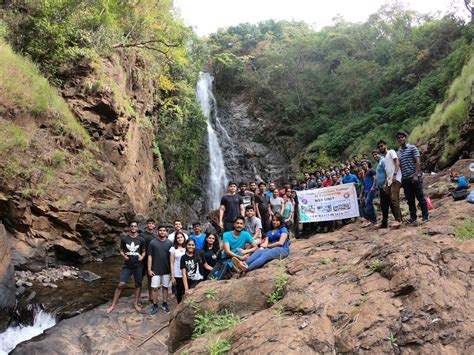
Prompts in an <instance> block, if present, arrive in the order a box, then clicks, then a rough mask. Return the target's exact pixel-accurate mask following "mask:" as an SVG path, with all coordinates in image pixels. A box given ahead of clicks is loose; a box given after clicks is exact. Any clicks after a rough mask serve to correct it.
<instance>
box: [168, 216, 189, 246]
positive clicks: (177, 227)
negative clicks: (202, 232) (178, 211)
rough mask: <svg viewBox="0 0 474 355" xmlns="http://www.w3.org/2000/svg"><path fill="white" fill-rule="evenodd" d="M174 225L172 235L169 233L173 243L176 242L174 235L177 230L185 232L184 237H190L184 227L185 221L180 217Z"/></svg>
mask: <svg viewBox="0 0 474 355" xmlns="http://www.w3.org/2000/svg"><path fill="white" fill-rule="evenodd" d="M173 226H174V232H173V233H171V234H170V235H168V239H169V240H171V243H174V236H175V234H176V233H177V232H181V233H183V234H184V239H186V240H187V239H188V235H187V234H186V232H185V231H184V229H183V223H182V222H181V221H180V220H179V219H176V220H175V221H174V223H173Z"/></svg>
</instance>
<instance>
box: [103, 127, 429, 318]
mask: <svg viewBox="0 0 474 355" xmlns="http://www.w3.org/2000/svg"><path fill="white" fill-rule="evenodd" d="M396 139H397V142H398V143H399V146H400V147H399V149H398V151H395V150H394V149H389V148H388V146H387V143H386V142H385V141H384V140H380V141H379V142H378V143H377V148H376V149H374V150H373V151H372V158H373V159H374V161H375V163H376V165H375V167H372V161H371V160H370V159H369V157H368V155H367V154H364V155H363V157H362V159H361V160H359V159H358V157H357V156H354V157H353V158H352V160H347V161H345V162H344V163H342V164H335V165H333V166H330V167H327V168H324V169H320V170H318V171H315V172H304V173H303V178H302V179H301V181H299V182H298V181H297V180H296V179H291V180H290V181H288V182H286V183H285V184H284V185H283V186H282V187H280V188H278V187H277V185H276V184H275V183H274V182H270V183H269V184H268V185H267V183H265V182H263V181H261V182H258V183H257V182H255V181H251V182H249V183H248V184H247V183H245V182H241V183H239V184H238V186H237V184H236V183H235V182H230V183H229V184H228V192H227V194H225V195H224V196H223V197H222V199H221V203H220V207H219V218H218V223H217V226H216V227H217V228H216V229H217V231H218V232H220V233H218V232H215V231H214V230H216V229H208V230H206V231H203V228H202V225H201V223H199V222H195V223H193V225H192V229H193V231H192V233H191V234H190V235H188V234H187V233H186V231H185V230H184V229H183V224H182V222H181V221H180V220H178V219H177V220H175V221H174V230H173V232H172V233H170V234H169V233H168V229H167V227H166V226H164V225H159V226H158V228H156V225H155V221H154V220H153V219H148V220H147V222H146V229H145V230H144V231H142V232H141V233H140V232H139V230H138V223H137V222H136V221H133V222H131V223H130V230H129V233H128V234H127V235H125V236H124V237H123V238H122V239H121V244H120V255H121V257H122V258H123V259H124V265H123V268H122V271H121V273H120V282H119V284H118V286H117V288H116V290H115V293H114V297H113V301H112V305H111V306H110V307H109V308H108V309H107V313H110V312H112V311H113V310H114V309H115V307H116V305H117V302H118V299H119V297H120V294H121V292H122V289H123V288H124V286H125V284H126V283H127V281H128V280H129V279H130V277H131V276H132V275H133V277H134V281H135V303H134V307H135V309H136V310H137V311H141V310H142V306H141V304H140V294H141V286H142V279H143V276H144V275H146V277H147V278H148V292H149V299H150V301H151V302H152V307H151V310H150V314H152V315H155V314H157V312H158V310H159V307H158V297H159V295H158V293H159V292H158V291H159V289H160V288H161V299H162V303H161V308H162V310H163V311H164V312H166V313H169V312H170V307H169V304H168V298H169V297H170V295H171V297H176V299H177V301H178V303H179V302H181V301H182V300H183V297H185V295H186V294H187V293H188V292H189V290H190V289H192V288H194V287H195V286H196V285H197V284H199V283H200V282H202V281H204V280H207V279H209V278H213V277H214V278H215V277H216V275H218V274H217V272H218V271H219V272H220V271H221V270H223V266H224V269H225V268H229V269H230V270H233V271H234V272H239V273H247V272H251V271H252V270H255V269H257V268H259V267H261V266H263V265H264V264H266V263H267V262H269V261H270V260H274V259H283V258H286V257H288V255H289V254H290V244H291V240H290V235H291V237H295V238H298V237H299V236H300V228H299V225H300V223H299V220H298V194H297V191H303V190H310V189H318V188H326V187H330V186H334V185H339V184H354V186H355V188H356V191H357V196H358V198H359V203H360V204H359V206H360V212H361V215H362V217H363V218H362V220H361V222H362V224H361V226H362V227H363V228H367V227H370V226H376V227H378V228H389V227H390V228H399V227H400V225H401V224H402V214H401V210H400V189H401V188H403V190H404V194H405V198H406V200H407V202H408V206H409V211H410V216H409V218H408V219H407V220H405V222H406V223H407V224H415V223H417V206H416V200H418V203H419V206H420V209H421V214H422V220H423V221H427V220H428V218H429V214H428V204H427V201H426V199H425V196H424V194H423V174H422V171H421V164H420V153H419V151H418V149H417V147H416V146H414V145H412V144H408V143H407V133H406V132H404V131H399V132H397V134H396ZM376 197H379V198H380V209H381V212H382V213H381V214H382V220H381V222H380V223H379V224H376V223H377V213H376V210H375V207H374V199H375V198H376ZM389 210H391V211H392V214H393V222H392V223H391V224H390V225H389V224H388V218H389ZM342 222H343V223H347V222H349V221H342ZM333 228H334V221H329V222H320V223H304V224H303V233H304V232H308V231H309V232H314V231H321V230H322V229H325V230H331V229H333ZM219 275H220V274H219ZM219 278H220V277H217V279H219Z"/></svg>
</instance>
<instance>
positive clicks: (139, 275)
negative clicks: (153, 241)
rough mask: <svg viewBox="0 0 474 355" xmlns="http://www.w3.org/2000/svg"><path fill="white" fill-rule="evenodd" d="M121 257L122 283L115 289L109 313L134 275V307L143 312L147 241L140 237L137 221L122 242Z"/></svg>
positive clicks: (131, 225) (131, 224) (132, 224)
mask: <svg viewBox="0 0 474 355" xmlns="http://www.w3.org/2000/svg"><path fill="white" fill-rule="evenodd" d="M120 256H121V257H122V258H123V260H124V266H123V267H122V271H121V272H120V282H119V284H118V286H117V288H116V289H115V292H114V298H113V300H112V305H111V306H110V307H109V308H108V309H107V313H111V312H112V311H113V310H114V309H115V307H116V306H117V302H118V300H119V298H120V294H121V293H122V290H123V288H124V287H125V284H126V283H127V282H128V280H129V279H130V276H132V275H133V279H134V281H135V303H134V307H135V309H136V311H137V312H141V310H142V308H141V307H140V305H139V303H140V293H141V291H142V279H143V264H142V260H143V259H144V258H145V239H143V238H142V237H140V236H139V235H138V223H137V222H136V221H132V222H131V223H130V233H129V234H128V235H126V236H124V237H123V238H122V240H121V241H120Z"/></svg>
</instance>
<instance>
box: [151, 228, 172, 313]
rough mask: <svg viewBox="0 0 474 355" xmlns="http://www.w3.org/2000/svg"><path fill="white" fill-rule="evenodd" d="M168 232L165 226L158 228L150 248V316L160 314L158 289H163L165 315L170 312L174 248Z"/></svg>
mask: <svg viewBox="0 0 474 355" xmlns="http://www.w3.org/2000/svg"><path fill="white" fill-rule="evenodd" d="M178 233H179V232H178ZM167 234H168V231H167V230H166V227H165V226H159V227H158V236H157V237H156V238H154V239H153V240H152V241H151V242H150V245H149V246H148V275H150V276H151V288H152V297H153V306H152V307H151V310H150V314H151V315H152V316H153V315H155V314H156V313H157V312H158V289H159V288H161V294H162V296H163V303H162V304H161V309H163V311H165V313H169V312H170V307H169V305H168V288H169V287H170V285H171V266H170V249H171V247H172V246H173V243H172V242H171V240H169V239H168V238H167V237H168V236H167Z"/></svg>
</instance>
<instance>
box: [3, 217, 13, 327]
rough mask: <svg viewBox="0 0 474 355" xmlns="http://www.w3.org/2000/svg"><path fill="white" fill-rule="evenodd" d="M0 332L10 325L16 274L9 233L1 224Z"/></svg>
mask: <svg viewBox="0 0 474 355" xmlns="http://www.w3.org/2000/svg"><path fill="white" fill-rule="evenodd" d="M0 289H1V290H2V292H1V293H0V332H2V331H3V330H4V328H5V326H6V325H7V324H8V314H9V313H10V311H11V310H12V309H13V307H14V306H15V274H14V270H13V265H12V264H11V257H10V246H9V245H8V236H7V231H6V230H5V227H4V226H3V224H1V223H0Z"/></svg>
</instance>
